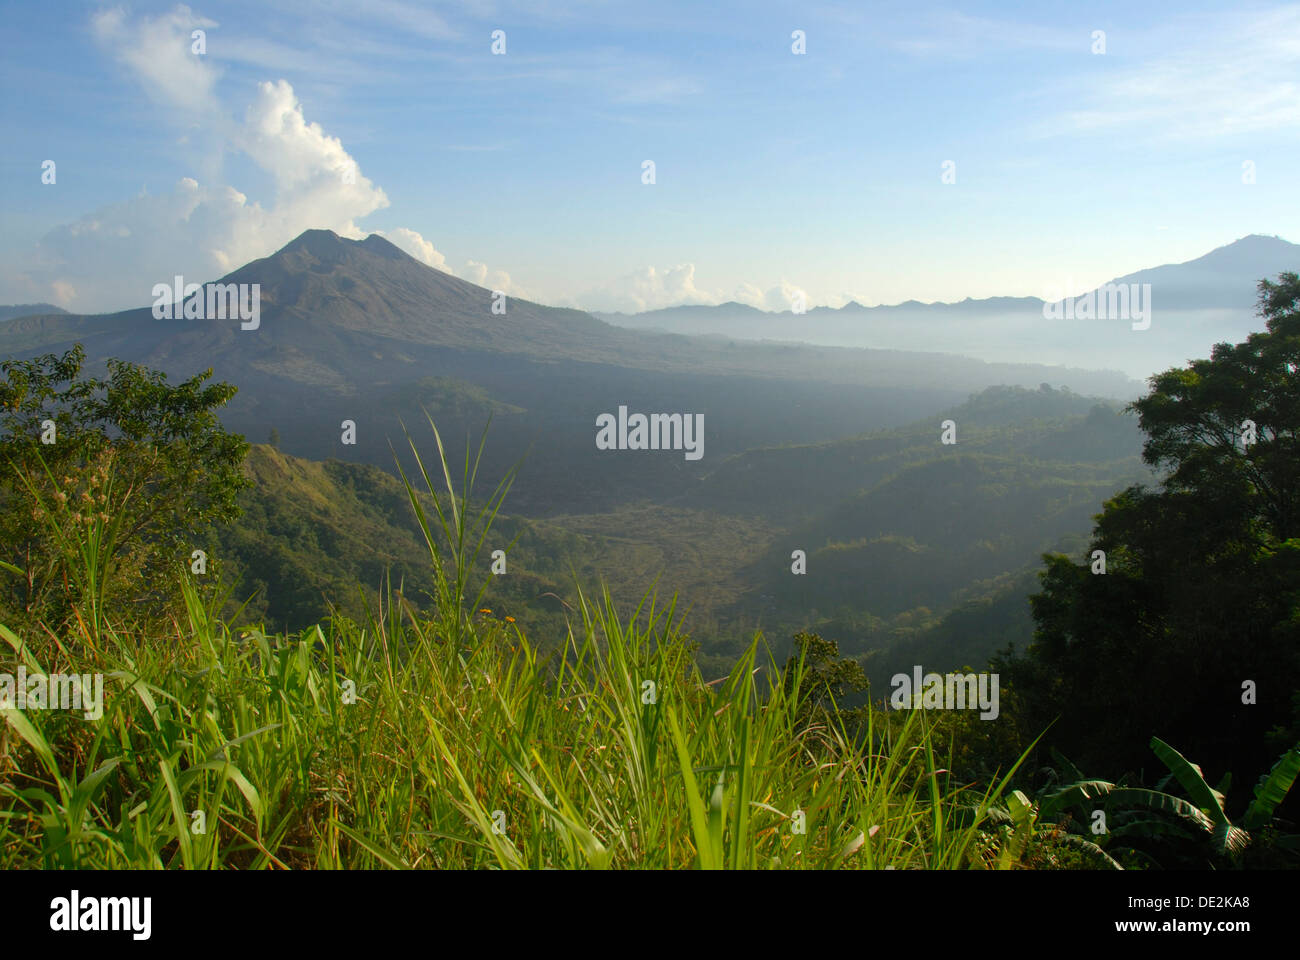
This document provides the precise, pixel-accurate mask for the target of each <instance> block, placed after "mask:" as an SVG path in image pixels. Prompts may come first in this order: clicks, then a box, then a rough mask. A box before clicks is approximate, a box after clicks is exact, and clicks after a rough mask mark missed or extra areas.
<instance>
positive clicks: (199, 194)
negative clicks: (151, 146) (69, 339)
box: [5, 7, 440, 311]
mask: <svg viewBox="0 0 1300 960" xmlns="http://www.w3.org/2000/svg"><path fill="white" fill-rule="evenodd" d="M196 24H200V25H201V24H207V25H214V24H212V22H211V21H208V20H204V19H202V18H198V17H195V16H194V15H193V14H192V13H191V12H190V11H189V9H188V8H186V7H177V8H176V9H175V10H174V11H173V12H172V13H170V14H167V15H164V16H161V17H158V18H155V19H149V18H144V19H142V20H140V21H136V22H129V21H128V20H127V19H126V15H125V14H124V13H123V12H122V11H120V10H110V11H108V12H106V13H102V14H99V15H98V16H97V17H96V18H95V19H94V21H93V25H94V32H95V35H96V37H97V39H98V40H99V42H100V43H101V44H103V45H104V46H105V47H106V48H108V49H109V50H110V51H111V52H112V53H113V54H114V55H115V56H116V58H117V59H118V60H119V61H120V62H121V63H123V64H124V65H126V67H127V68H128V70H129V71H130V72H131V73H132V74H133V75H134V76H135V78H136V79H137V80H138V81H139V82H140V83H141V85H142V86H143V87H144V88H145V90H146V92H147V93H148V94H149V95H150V96H151V97H152V98H154V99H156V100H158V101H159V102H161V103H163V104H164V105H166V106H170V107H173V108H175V109H177V110H178V111H180V112H181V114H183V116H184V117H185V119H186V121H187V123H189V124H190V125H193V126H198V127H199V128H201V129H206V130H209V131H212V132H213V133H214V134H215V135H217V136H218V137H219V143H220V149H221V150H225V151H238V152H241V153H243V154H245V155H246V156H248V157H249V158H250V159H251V160H252V161H253V162H254V163H255V164H256V165H257V167H258V168H260V169H261V170H262V171H264V172H265V173H266V174H267V175H268V179H269V180H270V184H271V188H270V196H269V197H268V199H267V202H266V203H265V204H263V203H262V202H259V201H257V200H250V199H249V198H248V196H247V195H246V194H244V193H243V192H241V191H240V190H238V189H236V188H235V187H233V186H230V185H228V184H223V183H220V182H200V180H199V179H197V178H195V177H182V178H181V179H180V180H179V181H178V182H177V183H176V184H175V186H174V187H172V189H171V190H170V191H168V192H165V193H162V194H159V195H151V194H148V193H144V192H142V193H141V194H140V195H139V196H137V197H134V198H132V199H129V200H126V201H124V202H121V203H118V204H115V205H112V206H109V207H105V208H103V209H100V210H97V211H95V212H94V213H92V214H88V215H86V216H84V217H82V218H81V219H80V220H78V221H76V222H74V223H70V224H65V225H63V226H61V227H57V228H55V229H54V230H52V231H50V232H49V233H48V234H46V235H45V236H44V237H43V238H42V239H41V241H40V242H39V243H38V244H37V247H36V250H35V252H34V255H33V258H32V261H31V263H30V264H29V265H28V266H27V268H26V269H25V270H21V271H19V273H18V275H17V276H13V275H11V276H9V277H6V278H5V281H6V282H5V286H6V287H7V288H9V289H11V290H13V291H31V292H40V294H41V296H42V297H44V296H49V297H52V298H57V297H62V298H63V299H61V300H60V301H59V302H60V303H63V304H64V305H66V306H69V307H71V308H72V309H74V310H82V311H98V310H114V309H124V308H127V307H135V306H142V305H144V304H147V303H149V302H150V300H151V288H152V286H153V284H154V283H156V282H161V281H165V280H167V279H168V278H170V277H172V276H173V275H175V274H178V273H179V274H181V275H183V276H185V277H187V278H193V279H194V280H195V281H203V280H210V279H214V278H215V277H217V276H220V275H222V274H224V273H227V272H229V271H230V270H233V269H235V268H237V267H239V266H241V265H243V264H244V263H247V262H248V261H250V260H255V259H257V258H259V257H263V256H266V255H268V254H270V253H272V252H273V251H275V250H276V249H278V248H279V247H281V246H283V245H284V244H285V243H287V242H289V241H290V240H292V239H293V238H294V237H296V236H297V235H298V234H300V233H302V232H303V231H304V230H307V229H310V228H325V229H330V230H333V231H334V232H335V233H338V234H339V235H340V236H345V237H350V238H353V239H359V238H361V237H363V236H365V231H363V230H361V229H360V228H359V227H358V226H357V225H356V220H357V219H359V218H361V217H364V216H366V215H367V214H370V213H373V212H374V211H376V210H380V209H383V208H384V207H387V206H388V205H389V201H388V197H387V196H386V195H385V194H384V191H383V190H382V189H380V188H379V187H378V186H376V185H375V184H374V183H373V182H372V181H371V180H369V179H368V178H366V177H365V176H364V175H362V174H361V172H360V169H359V167H358V165H357V163H356V161H355V160H354V159H353V158H352V157H351V156H350V155H349V154H348V152H347V151H346V150H345V149H344V148H343V144H342V143H341V142H340V141H339V139H338V138H337V137H331V136H329V135H327V134H326V133H325V131H324V130H322V129H321V126H320V124H318V123H310V122H308V121H307V119H306V117H305V116H304V115H303V108H302V104H301V103H300V102H299V101H298V99H297V97H296V96H295V95H294V92H293V88H292V87H291V86H290V85H289V84H288V83H287V82H286V81H284V80H280V81H278V82H275V83H261V84H259V85H258V86H257V89H256V91H255V93H254V97H253V100H252V102H251V103H250V104H249V105H248V107H247V109H246V111H245V112H244V116H243V119H242V121H236V120H234V119H232V117H231V115H230V114H229V113H228V112H227V111H226V110H225V109H224V108H223V107H222V106H221V104H220V103H219V102H218V100H217V99H216V97H215V94H214V92H213V83H214V80H215V73H214V72H213V71H212V70H211V69H210V68H209V67H208V66H207V65H206V63H205V62H204V61H203V59H202V58H199V57H194V56H192V55H191V54H190V53H189V44H190V39H189V38H190V30H191V29H192V28H193V27H194V25H196ZM177 51H180V52H179V53H178V52H177ZM219 152H220V151H219ZM412 233H413V235H414V236H415V237H418V234H414V232H413V231H412ZM429 249H430V250H431V251H432V246H430V248H429ZM435 254H437V252H436V251H432V253H431V254H429V256H433V255H435ZM437 256H440V254H438V255H437ZM426 262H427V261H426ZM433 265H436V264H433ZM56 284H58V285H59V286H58V287H57V288H56Z"/></svg>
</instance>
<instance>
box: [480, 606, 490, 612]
mask: <svg viewBox="0 0 1300 960" xmlns="http://www.w3.org/2000/svg"><path fill="white" fill-rule="evenodd" d="M491 612H492V611H491V610H489V609H488V608H487V607H484V608H483V609H481V610H480V611H479V613H491Z"/></svg>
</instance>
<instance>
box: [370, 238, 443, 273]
mask: <svg viewBox="0 0 1300 960" xmlns="http://www.w3.org/2000/svg"><path fill="white" fill-rule="evenodd" d="M375 233H377V234H379V235H380V236H381V237H384V238H386V239H388V240H390V241H392V243H393V246H395V247H397V248H398V249H399V250H401V251H403V252H404V253H408V254H410V255H411V256H413V257H414V258H415V259H416V260H419V261H420V262H421V263H423V264H424V265H425V266H429V267H433V268H434V269H435V270H441V271H443V272H444V273H453V272H454V271H453V270H452V269H451V267H449V266H447V258H446V257H444V256H443V255H442V254H441V253H439V252H438V251H437V250H436V249H434V246H433V244H432V243H431V242H430V241H428V240H426V239H424V237H422V236H421V235H420V234H419V233H418V232H417V231H415V230H409V229H407V228H406V227H398V228H397V229H396V230H394V231H393V232H392V233H387V232H385V231H383V230H376V231H375Z"/></svg>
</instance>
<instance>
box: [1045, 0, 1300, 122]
mask: <svg viewBox="0 0 1300 960" xmlns="http://www.w3.org/2000/svg"><path fill="white" fill-rule="evenodd" d="M1298 38H1300V7H1297V6H1289V7H1281V8H1278V9H1275V10H1268V11H1259V12H1252V13H1251V14H1248V13H1247V12H1246V11H1244V10H1233V11H1231V13H1230V14H1202V15H1189V16H1185V17H1182V18H1180V19H1179V20H1177V21H1174V22H1171V23H1169V24H1167V25H1162V26H1161V27H1158V28H1156V29H1154V30H1152V31H1150V32H1147V33H1144V34H1140V35H1122V36H1111V37H1110V38H1108V43H1109V45H1108V51H1109V52H1108V53H1107V54H1106V57H1112V56H1114V57H1116V62H1115V67H1114V68H1113V69H1111V70H1107V71H1105V72H1099V74H1098V75H1097V76H1096V77H1095V79H1093V80H1091V81H1090V82H1089V85H1088V87H1086V88H1085V90H1084V91H1083V100H1082V102H1081V103H1080V104H1079V106H1078V107H1076V108H1074V109H1071V110H1068V111H1066V112H1064V113H1063V114H1062V115H1060V116H1056V117H1054V118H1052V119H1051V120H1049V121H1047V122H1046V123H1045V124H1044V125H1042V126H1041V127H1040V128H1039V131H1038V132H1039V133H1041V134H1046V135H1049V136H1050V135H1055V134H1061V133H1065V134H1076V135H1077V134H1082V135H1086V136H1096V135H1112V136H1115V135H1118V133H1119V131H1122V130H1140V131H1141V134H1142V136H1143V138H1144V140H1145V139H1149V138H1151V137H1153V136H1156V137H1160V138H1162V139H1169V140H1179V139H1185V140H1204V139H1208V138H1220V137H1225V136H1235V135H1240V134H1252V133H1262V132H1276V131H1282V130H1291V131H1295V130H1297V129H1298V128H1300V83H1297V80H1296V77H1297V71H1300V39H1298ZM1125 55H1127V56H1128V58H1129V59H1120V58H1122V57H1124V56H1125ZM1051 93H1052V95H1053V96H1054V97H1055V99H1057V100H1058V101H1060V100H1062V99H1065V95H1063V94H1062V92H1061V91H1060V90H1057V89H1053V90H1052V91H1051Z"/></svg>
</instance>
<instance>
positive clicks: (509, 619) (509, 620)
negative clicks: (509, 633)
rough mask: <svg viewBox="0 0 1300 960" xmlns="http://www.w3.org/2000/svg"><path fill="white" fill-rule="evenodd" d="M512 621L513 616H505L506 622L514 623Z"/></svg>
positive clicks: (513, 620) (513, 619)
mask: <svg viewBox="0 0 1300 960" xmlns="http://www.w3.org/2000/svg"><path fill="white" fill-rule="evenodd" d="M514 622H515V618H514V617H506V623H514Z"/></svg>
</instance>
